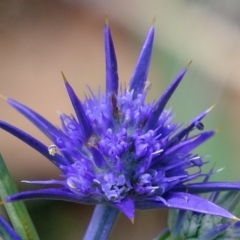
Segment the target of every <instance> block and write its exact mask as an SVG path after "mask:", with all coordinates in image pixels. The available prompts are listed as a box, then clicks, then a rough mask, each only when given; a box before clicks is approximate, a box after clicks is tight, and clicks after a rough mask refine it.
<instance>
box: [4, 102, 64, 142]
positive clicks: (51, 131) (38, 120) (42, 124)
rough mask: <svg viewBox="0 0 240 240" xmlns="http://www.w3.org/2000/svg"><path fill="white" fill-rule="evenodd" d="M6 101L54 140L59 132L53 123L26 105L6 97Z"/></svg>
mask: <svg viewBox="0 0 240 240" xmlns="http://www.w3.org/2000/svg"><path fill="white" fill-rule="evenodd" d="M7 102H8V103H9V104H10V105H12V106H13V107H14V108H15V109H17V110H18V111H19V112H20V113H22V114H23V115H24V116H25V117H26V118H28V119H29V120H30V121H31V122H32V123H33V124H34V125H36V126H37V127H38V128H39V129H40V130H41V131H42V132H43V133H45V134H46V135H47V137H49V138H50V139H51V140H53V141H54V140H55V139H56V138H57V137H59V135H60V136H61V135H62V134H61V132H60V131H59V129H57V128H56V127H55V126H54V125H53V124H51V123H50V122H49V121H47V120H46V119H45V118H43V117H42V116H41V115H39V114H38V113H36V112H35V111H33V110H32V109H30V108H28V107H27V106H25V105H23V104H21V103H19V102H17V101H15V100H13V99H11V98H8V99H7Z"/></svg>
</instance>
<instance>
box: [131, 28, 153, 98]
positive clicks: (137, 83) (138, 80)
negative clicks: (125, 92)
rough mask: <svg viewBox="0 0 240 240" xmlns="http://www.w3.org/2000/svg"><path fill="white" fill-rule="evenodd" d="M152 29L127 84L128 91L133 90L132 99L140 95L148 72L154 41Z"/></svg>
mask: <svg viewBox="0 0 240 240" xmlns="http://www.w3.org/2000/svg"><path fill="white" fill-rule="evenodd" d="M154 32H155V31H154V27H151V29H150V30H149V33H148V36H147V39H146V41H145V43H144V45H143V48H142V51H141V54H140V57H139V59H138V63H137V66H136V68H135V72H134V74H133V76H132V78H131V81H130V84H129V90H130V91H132V90H133V99H135V98H136V97H137V95H138V94H142V93H143V90H144V87H145V84H146V80H147V75H148V71H149V66H150V62H151V57H152V48H153V40H154Z"/></svg>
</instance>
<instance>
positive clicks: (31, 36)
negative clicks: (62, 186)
mask: <svg viewBox="0 0 240 240" xmlns="http://www.w3.org/2000/svg"><path fill="white" fill-rule="evenodd" d="M239 11H240V2H239V1H238V0H232V1H231V4H229V2H228V1H224V0H218V1H210V0H202V1H194V0H191V1H189V0H182V1H174V0H168V1H159V0H149V1H143V0H132V1H128V2H127V4H126V2H125V3H124V2H123V1H120V0H116V1H111V0H103V1H94V0H88V1H86V0H85V1H84V0H82V1H81V0H75V1H70V0H68V1H60V0H59V1H57V0H55V1H46V0H42V1H32V0H22V1H18V0H9V1H1V2H0V55H1V57H0V72H1V78H0V93H1V94H2V95H4V96H8V97H12V98H14V99H16V100H18V101H20V102H22V103H24V104H26V105H28V106H29V107H31V108H33V109H35V110H36V111H37V112H39V113H40V114H42V115H43V116H45V117H46V118H47V119H49V120H51V122H53V123H55V124H56V125H59V119H58V114H57V111H61V112H64V113H66V114H71V113H73V109H72V107H71V104H70V102H69V99H68V97H67V94H66V91H65V89H64V84H63V82H62V78H61V73H60V72H61V71H63V72H64V73H65V75H66V77H67V79H68V80H69V81H70V83H71V84H72V86H73V87H74V89H75V90H76V92H77V93H78V94H79V96H80V97H81V98H82V99H83V98H84V94H85V93H88V90H87V87H86V84H87V85H89V86H90V87H91V88H92V89H93V90H94V91H97V89H98V87H99V86H100V85H101V86H103V87H102V89H105V85H104V83H105V62H104V60H105V56H104V48H103V46H104V45H103V27H104V16H105V14H106V13H107V14H108V16H109V19H110V26H111V29H112V35H113V39H114V42H115V48H116V54H117V57H118V65H119V75H120V80H121V81H122V82H126V83H128V81H129V79H130V78H131V75H132V73H133V69H134V67H135V64H136V61H137V58H138V55H139V52H140V50H141V46H142V44H143V42H144V38H145V36H146V34H147V32H148V30H149V28H150V26H151V24H152V20H153V18H154V17H156V22H155V27H156V37H155V45H154V53H153V59H152V65H151V69H150V74H149V79H148V80H149V81H151V83H152V89H151V91H150V94H149V97H148V100H149V101H153V100H154V99H156V98H158V97H159V96H160V94H161V93H162V92H163V91H164V89H165V88H166V87H167V86H168V84H169V83H170V82H171V81H172V79H173V78H174V77H175V76H176V75H177V74H178V73H179V72H180V70H181V69H182V68H184V67H185V66H186V65H187V64H188V62H189V61H190V60H193V63H192V65H191V67H190V69H189V71H188V73H187V75H186V77H185V79H184V81H183V82H182V84H181V86H180V87H179V88H178V90H177V92H176V94H174V96H173V98H172V99H171V101H170V104H169V107H171V108H172V109H173V112H174V113H175V114H176V117H175V120H176V121H178V122H180V123H185V124H187V123H188V122H189V121H190V120H191V119H193V118H194V117H195V116H196V115H198V114H199V113H201V112H202V111H204V110H205V109H207V108H209V107H210V106H211V105H213V104H215V103H217V105H216V107H215V109H214V110H213V111H212V113H211V114H210V115H209V116H208V117H207V118H206V119H205V120H204V124H205V128H206V129H220V131H219V133H218V134H217V135H216V137H214V139H212V140H210V141H209V142H207V143H206V144H205V145H204V146H202V147H201V148H199V149H198V151H197V152H200V153H201V154H202V155H203V156H206V158H207V159H208V160H209V161H210V164H209V166H208V168H210V167H211V166H213V165H214V164H215V167H216V168H222V167H225V169H224V171H222V172H221V173H219V174H218V175H216V176H214V179H216V180H225V181H226V180H239V177H240V173H239V155H240V148H239V146H238V145H239V139H240V125H239V122H240V107H239V102H240V96H239V91H240V68H239V63H240V28H239V26H240V17H239ZM0 109H1V111H0V118H1V119H2V120H5V121H7V122H9V123H11V124H13V125H16V126H18V127H19V128H21V129H24V130H25V131H27V132H28V133H30V134H32V135H33V136H35V137H37V138H38V139H40V140H41V141H43V142H45V143H46V144H47V145H50V144H51V142H50V141H49V140H48V139H46V138H45V136H43V134H42V133H40V132H39V131H38V130H37V129H36V128H35V127H34V126H33V125H32V124H31V123H29V122H28V121H27V120H26V119H25V118H24V117H22V116H21V115H20V114H18V113H17V112H16V111H15V110H14V109H12V108H11V107H10V106H8V105H7V104H6V103H5V102H4V101H3V100H2V101H0ZM0 151H1V153H2V155H3V157H4V159H5V161H6V163H7V166H8V168H9V170H10V172H11V173H12V175H13V177H14V179H15V181H16V184H17V185H18V188H19V190H20V191H21V190H26V189H27V188H30V186H29V185H27V184H22V183H20V181H21V180H39V179H54V178H57V177H58V176H59V173H60V172H59V171H58V170H57V169H56V168H55V167H54V166H53V165H51V163H49V162H48V161H47V160H46V159H44V158H43V157H42V156H40V154H38V153H36V152H35V151H34V150H32V149H30V148H29V147H27V146H26V145H25V144H23V143H22V142H21V141H19V140H17V139H15V138H14V137H12V136H10V135H9V134H6V133H5V132H3V131H1V132H0ZM31 187H33V186H31ZM41 187H44V186H35V188H37V189H38V188H41ZM27 206H28V207H29V210H30V214H31V216H32V218H33V221H34V223H35V224H36V228H37V231H38V232H39V235H40V238H41V239H44V240H53V239H59V240H65V239H81V238H82V236H83V233H84V230H85V229H86V226H87V224H88V222H89V220H90V215H91V212H92V210H93V209H92V207H91V206H81V205H77V204H71V203H64V202H58V201H54V202H53V201H34V202H28V203H27ZM166 214H167V213H166V211H160V210H159V211H150V212H139V211H138V212H137V216H136V219H135V223H134V224H132V223H131V222H130V221H129V220H128V219H126V217H124V216H121V217H120V219H119V222H118V224H117V226H116V228H115V229H114V232H113V235H114V237H113V235H112V237H111V239H114V240H115V239H116V240H120V239H133V240H134V239H138V240H141V239H142V240H144V239H152V238H153V237H154V236H155V235H157V233H158V232H160V230H161V229H162V228H163V227H164V226H165V225H166Z"/></svg>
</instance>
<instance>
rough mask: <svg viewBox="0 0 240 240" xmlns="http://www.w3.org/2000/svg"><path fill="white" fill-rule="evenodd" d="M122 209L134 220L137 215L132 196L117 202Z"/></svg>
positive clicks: (116, 204) (116, 205)
mask: <svg viewBox="0 0 240 240" xmlns="http://www.w3.org/2000/svg"><path fill="white" fill-rule="evenodd" d="M114 206H115V207H117V208H118V209H119V210H120V211H122V212H123V213H124V214H125V215H126V216H127V217H128V218H129V219H130V220H132V221H133V220H134V216H135V202H134V201H133V199H131V198H125V199H124V200H123V201H122V202H119V203H115V204H114Z"/></svg>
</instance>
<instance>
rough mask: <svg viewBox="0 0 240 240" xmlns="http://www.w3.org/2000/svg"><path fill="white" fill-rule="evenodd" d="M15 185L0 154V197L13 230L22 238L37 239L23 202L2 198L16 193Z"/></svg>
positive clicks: (26, 239)
mask: <svg viewBox="0 0 240 240" xmlns="http://www.w3.org/2000/svg"><path fill="white" fill-rule="evenodd" d="M17 192H18V190H17V188H16V185H15V183H14V181H13V179H12V177H11V176H10V174H9V172H8V169H7V167H6V165H5V163H4V160H3V158H2V155H1V154H0V197H1V199H2V203H3V204H4V206H5V208H6V210H7V213H8V216H9V218H10V219H11V222H12V225H13V227H14V229H15V231H16V232H17V233H18V234H19V235H20V236H21V237H22V239H23V240H39V237H38V235H37V232H36V230H35V227H34V225H33V223H32V220H31V218H30V216H29V214H28V211H27V209H26V207H25V205H24V203H23V202H15V203H6V202H5V201H4V200H5V199H6V198H7V197H8V196H10V195H12V194H15V193H17Z"/></svg>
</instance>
